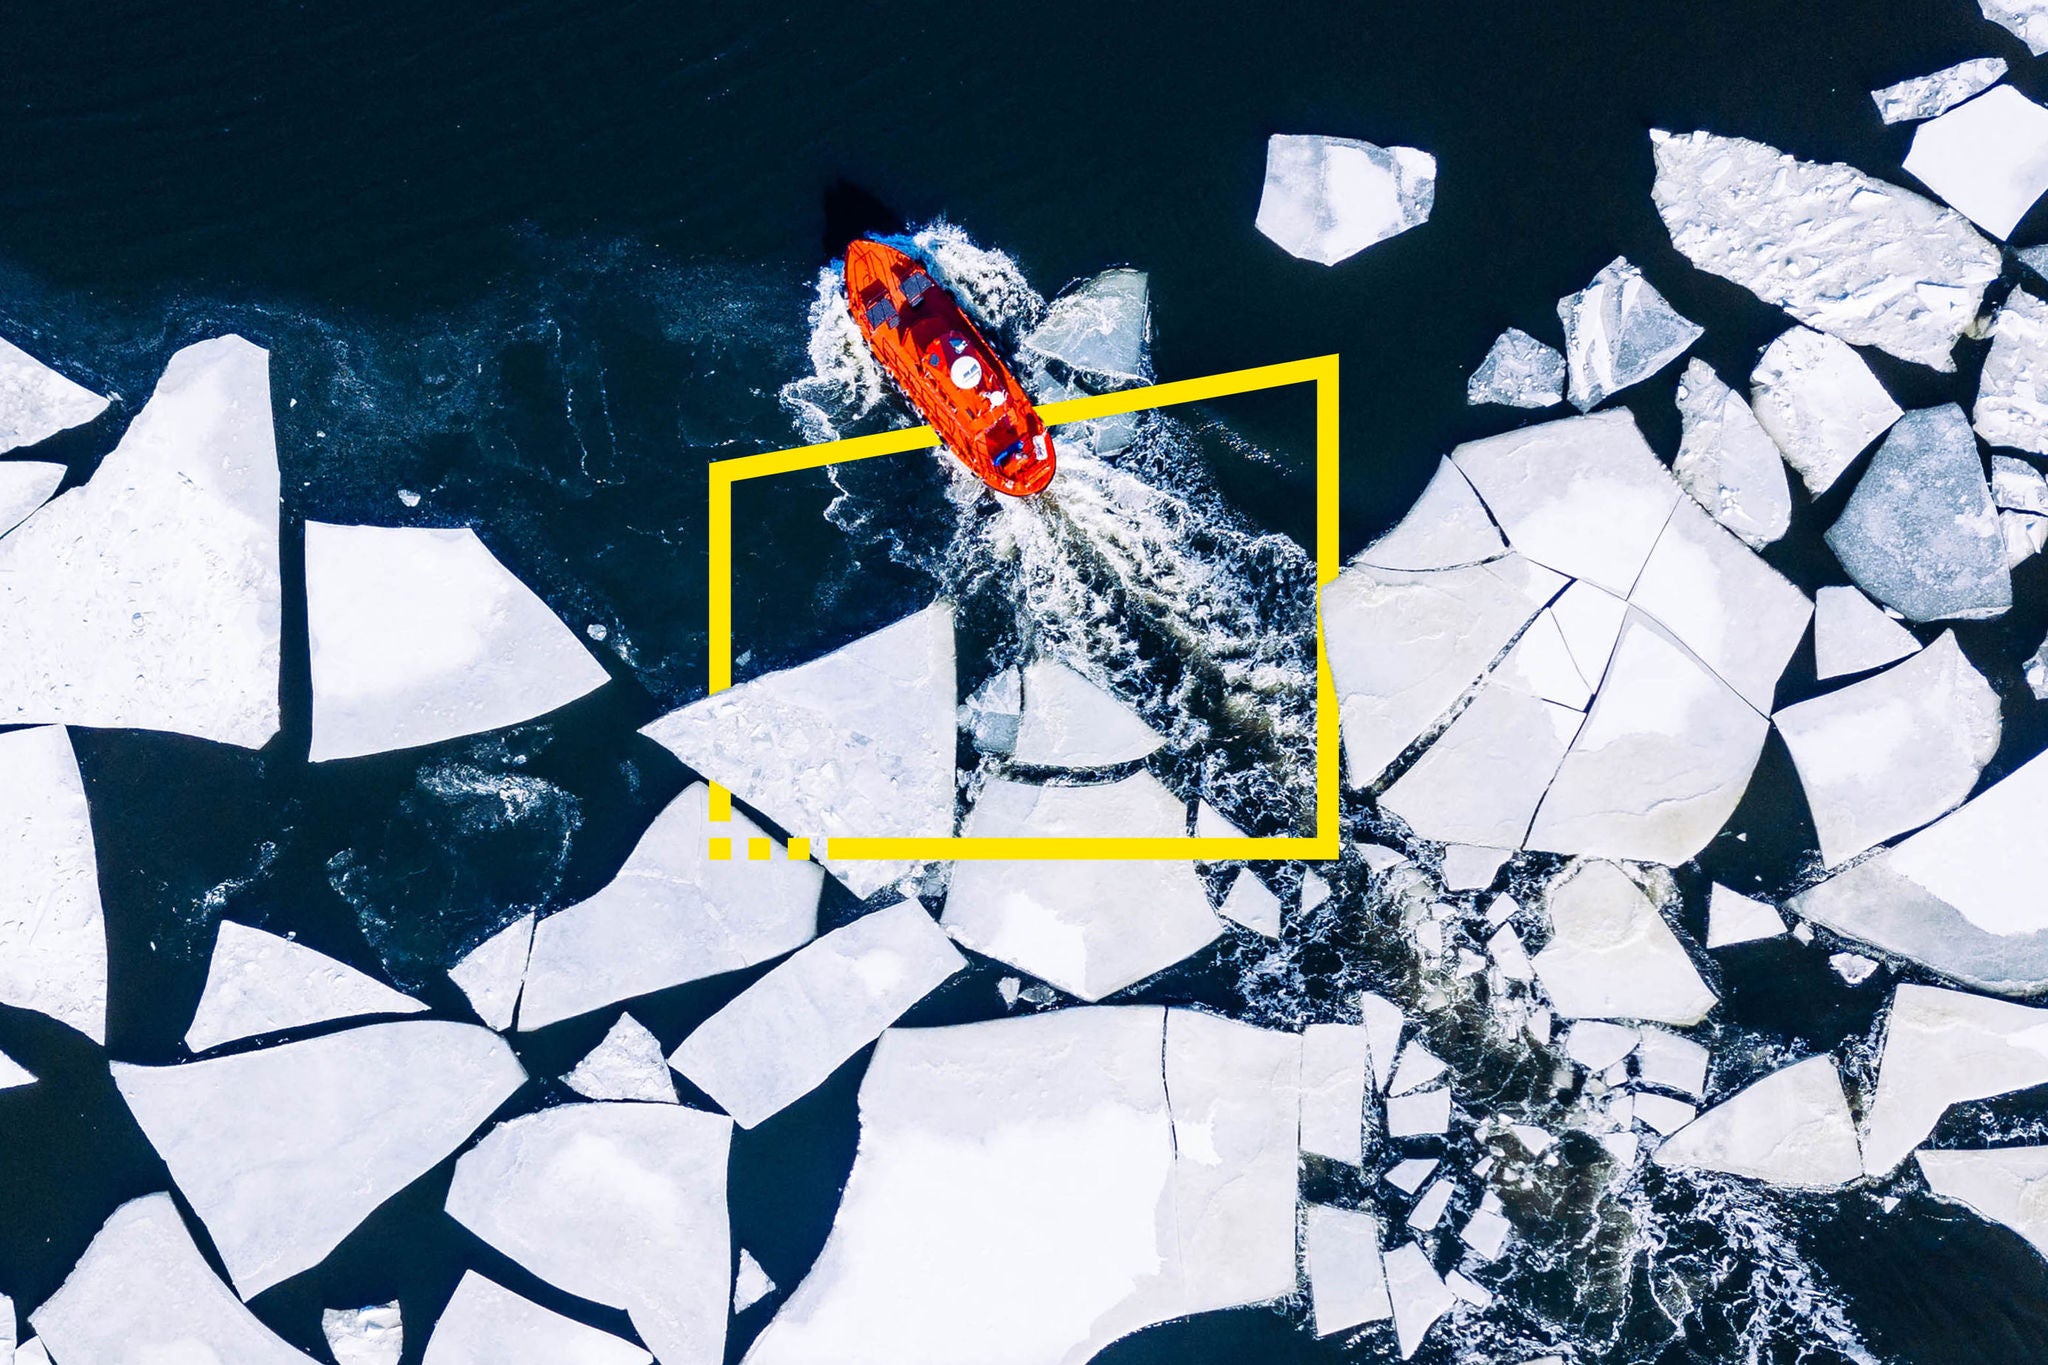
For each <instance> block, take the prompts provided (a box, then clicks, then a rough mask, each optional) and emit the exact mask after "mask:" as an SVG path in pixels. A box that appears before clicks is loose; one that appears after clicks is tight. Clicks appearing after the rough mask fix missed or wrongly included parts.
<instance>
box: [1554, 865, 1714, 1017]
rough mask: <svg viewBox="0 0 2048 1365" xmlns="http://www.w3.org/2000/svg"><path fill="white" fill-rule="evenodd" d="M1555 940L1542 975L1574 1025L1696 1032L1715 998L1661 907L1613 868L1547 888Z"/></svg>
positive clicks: (1563, 876)
mask: <svg viewBox="0 0 2048 1365" xmlns="http://www.w3.org/2000/svg"><path fill="white" fill-rule="evenodd" d="M1544 896H1545V902H1546V905H1547V908H1548V909H1549V911H1550V923H1551V938H1550V942H1549V943H1548V944H1547V945H1545V946H1544V948H1543V951H1542V952H1539V953H1538V954H1536V958H1535V966H1536V976H1537V978H1538V979H1539V980H1540V981H1541V982H1542V983H1543V988H1544V990H1546V991H1547V992H1549V994H1550V999H1551V1003H1552V1005H1553V1006H1555V1007H1556V1009H1557V1012H1558V1013H1559V1014H1560V1015H1562V1016H1563V1017H1565V1018H1567V1019H1641V1020H1648V1021H1652V1022H1656V1023H1666V1024H1679V1025H1691V1024H1697V1023H1698V1022H1699V1021H1700V1020H1702V1019H1704V1018H1706V1016H1707V1012H1708V1011H1709V1010H1711V1009H1713V1008H1714V1004H1715V996H1714V993H1713V991H1711V990H1709V989H1708V987H1707V983H1706V982H1704V981H1702V980H1701V979H1700V974H1699V971H1698V969H1697V968H1695V967H1694V966H1693V962H1692V957H1691V955H1690V954H1688V953H1687V952H1686V950H1685V946H1684V944H1682V943H1681V942H1680V941H1679V938H1678V935H1677V934H1676V933H1674V932H1673V931H1672V929H1671V926H1670V925H1668V924H1666V923H1665V922H1664V917H1663V916H1662V915H1660V914H1659V913H1658V912H1657V907H1656V906H1654V905H1652V904H1651V903H1650V900H1649V898H1648V897H1647V896H1645V895H1644V894H1643V892H1642V889H1641V888H1640V887H1638V886H1637V885H1636V884H1635V883H1634V882H1633V881H1631V880H1630V879H1629V877H1628V875H1627V874H1626V873H1624V872H1623V871H1622V870H1621V869H1620V868H1618V867H1616V866H1615V865H1614V864H1613V863H1608V862H1583V863H1579V864H1576V865H1575V866H1572V867H1569V868H1567V869H1566V870H1565V871H1563V872H1561V873H1559V874H1558V875H1557V876H1556V877H1554V878H1552V879H1551V882H1550V884H1549V886H1548V887H1547V888H1545V893H1544Z"/></svg>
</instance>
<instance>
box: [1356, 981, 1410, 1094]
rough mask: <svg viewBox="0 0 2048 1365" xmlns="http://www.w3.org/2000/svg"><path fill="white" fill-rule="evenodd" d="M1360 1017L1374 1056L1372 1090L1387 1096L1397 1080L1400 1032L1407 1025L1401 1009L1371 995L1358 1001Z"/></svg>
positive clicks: (1361, 997) (1369, 1048) (1367, 994)
mask: <svg viewBox="0 0 2048 1365" xmlns="http://www.w3.org/2000/svg"><path fill="white" fill-rule="evenodd" d="M1358 1015H1359V1018H1360V1019H1362V1020H1363V1021H1364V1023H1365V1040H1366V1045H1367V1050H1368V1051H1369V1052H1370V1053H1371V1054H1372V1083H1373V1088H1374V1089H1375V1090H1378V1091H1380V1092H1381V1093H1383V1094H1384V1093H1385V1092H1386V1088H1387V1085H1388V1083H1389V1082H1391V1081H1392V1080H1393V1079H1394V1062H1395V1059H1396V1058H1397V1057H1398V1055H1399V1054H1400V1051H1401V1030H1402V1028H1403V1027H1405V1026H1406V1024H1407V1022H1408V1021H1407V1018H1406V1017H1405V1016H1404V1015H1403V1014H1402V1013H1401V1007H1400V1006H1399V1005H1397V1004H1395V1003H1394V1002H1393V1001H1391V1000H1389V999H1387V998H1386V997H1385V996H1383V995H1375V994H1374V993H1373V992H1371V991H1367V992H1365V993H1364V994H1363V995H1361V996H1359V997H1358Z"/></svg>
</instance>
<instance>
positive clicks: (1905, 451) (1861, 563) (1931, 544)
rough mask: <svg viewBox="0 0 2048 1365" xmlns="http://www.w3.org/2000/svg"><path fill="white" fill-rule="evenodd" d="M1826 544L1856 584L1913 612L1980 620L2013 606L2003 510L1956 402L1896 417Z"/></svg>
mask: <svg viewBox="0 0 2048 1365" xmlns="http://www.w3.org/2000/svg"><path fill="white" fill-rule="evenodd" d="M1827 543H1828V548H1829V549H1831V550H1833V551H1834V552H1835V557H1836V558H1837V559H1839V560H1841V562H1842V567H1843V568H1844V569H1847V570H1848V571H1849V576H1850V577H1851V578H1853V579H1855V580H1856V585H1857V586H1858V587H1860V588H1862V589H1863V590H1864V591H1865V592H1867V593H1869V594H1870V595H1871V596H1873V597H1875V598H1877V599H1878V600H1879V601H1881V602H1883V603H1884V604H1885V605H1886V606H1890V607H1895V608H1897V609H1898V610H1899V611H1900V612H1901V613H1902V614H1904V615H1905V616H1906V618H1907V619H1909V620H1913V621H1936V620H1943V619H1951V618H1959V619H1963V620H1981V619H1984V618H1986V617H1992V616H2001V615H2003V614H2004V613H2005V612H2006V610H2007V609H2008V608H2010V607H2011V606H2012V574H2011V571H2010V570H2008V569H2007V568H2006V566H2005V537H2004V535H2003V534H2002V533H2001V532H2000V531H1999V528H1998V509H1997V508H1996V507H1994V506H1993V505H1992V502H1991V490H1990V488H1989V486H1988V485H1987V484H1986V483H1985V481H1984V465H1983V461H1982V458H1981V457H1980V456H1979V455H1978V454H1977V441H1976V438H1975V437H1974V436H1973V435H1972V434H1971V431H1970V423H1969V420H1968V419H1967V418H1965V417H1964V416H1963V410H1962V409H1961V408H1959V407H1957V406H1956V405H1955V404H1953V403H1948V404H1944V405H1943V406H1941V407H1938V408H1922V409H1920V410H1919V411H1917V412H1909V413H1907V414H1906V415H1905V416H1904V417H1902V418H1900V419H1899V421H1898V423H1897V425H1895V426H1893V427H1892V429H1891V433H1890V434H1889V435H1887V436H1886V437H1885V439H1884V444H1882V445H1880V446H1879V447H1878V448H1877V454H1875V455H1873V456H1872V457H1871V460H1870V467H1869V468H1868V469H1867V470H1865V471H1864V474H1863V478H1862V479H1861V480H1860V481H1858V483H1857V485H1856V491H1855V492H1854V493H1852V494H1850V495H1849V501H1848V504H1847V505H1846V506H1845V507H1843V509H1842V515H1841V518H1840V520H1838V521H1836V522H1835V524H1834V525H1833V526H1831V527H1829V528H1828V531H1827Z"/></svg>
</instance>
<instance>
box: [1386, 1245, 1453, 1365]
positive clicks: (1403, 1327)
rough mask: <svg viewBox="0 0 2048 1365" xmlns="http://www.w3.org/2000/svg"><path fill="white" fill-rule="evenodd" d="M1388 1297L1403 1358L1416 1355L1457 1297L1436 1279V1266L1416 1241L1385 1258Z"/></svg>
mask: <svg viewBox="0 0 2048 1365" xmlns="http://www.w3.org/2000/svg"><path fill="white" fill-rule="evenodd" d="M1385 1266H1386V1275H1387V1295H1388V1297H1389V1298H1390V1299H1392V1300H1393V1306H1394V1332H1395V1335H1396V1338H1397V1339H1398V1342H1399V1345H1400V1348H1401V1359H1403V1360H1406V1359H1408V1357H1410V1356H1412V1355H1414V1354H1415V1350H1416V1348H1417V1347H1418V1346H1420V1345H1422V1338H1423V1337H1424V1336H1425V1335H1426V1334H1427V1333H1428V1331H1429V1329H1430V1328H1431V1327H1433V1326H1434V1325H1435V1324H1436V1320H1437V1319H1438V1318H1440V1317H1442V1316H1443V1315H1444V1314H1446V1313H1448V1312H1450V1311H1451V1308H1452V1306H1453V1305H1455V1304H1456V1303H1457V1301H1458V1300H1457V1296H1456V1295H1454V1294H1452V1293H1451V1291H1450V1290H1449V1289H1448V1288H1446V1287H1445V1285H1444V1282H1443V1281H1442V1280H1440V1279H1438V1278H1437V1273H1436V1267H1435V1266H1433V1265H1431V1264H1430V1263H1429V1257H1428V1256H1427V1255H1426V1254H1424V1252H1423V1250H1422V1248H1421V1247H1420V1246H1418V1245H1416V1244H1415V1243H1414V1242H1409V1243H1407V1244H1406V1245H1404V1246H1399V1247H1396V1248H1394V1249H1393V1250H1392V1251H1390V1252H1388V1253H1387V1254H1386V1257H1385Z"/></svg>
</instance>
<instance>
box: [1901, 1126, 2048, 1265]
mask: <svg viewBox="0 0 2048 1365" xmlns="http://www.w3.org/2000/svg"><path fill="white" fill-rule="evenodd" d="M1913 1160H1914V1162H1915V1163H1916V1164H1917V1165H1918V1166H1919V1167H1920V1175H1921V1178H1922V1179H1924V1180H1926V1182H1927V1188H1928V1189H1930V1190H1932V1191H1933V1192H1934V1193H1935V1194H1937V1195H1939V1196H1941V1197H1942V1198H1943V1199H1952V1200H1954V1201H1955V1202H1956V1203H1958V1204H1962V1205H1964V1206H1965V1207H1966V1208H1969V1209H1970V1210H1972V1211H1973V1212H1975V1213H1976V1214H1978V1215H1979V1216H1981V1217H1984V1218H1989V1219H1990V1220H1991V1221H1992V1222H1994V1223H2003V1224H2004V1225H2005V1226H2006V1227H2009V1228H2011V1229H2012V1230H2013V1231H2014V1232H2017V1233H2018V1234H2019V1235H2020V1236H2022V1237H2024V1238H2026V1239H2027V1244H2028V1245H2029V1246H2031V1247H2033V1248H2034V1250H2036V1251H2038V1252H2040V1253H2041V1254H2042V1255H2043V1256H2048V1147H1997V1148H1990V1149H1981V1150H1976V1151H1930V1150H1926V1149H1923V1150H1921V1151H1917V1152H1915V1153H1913Z"/></svg>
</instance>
